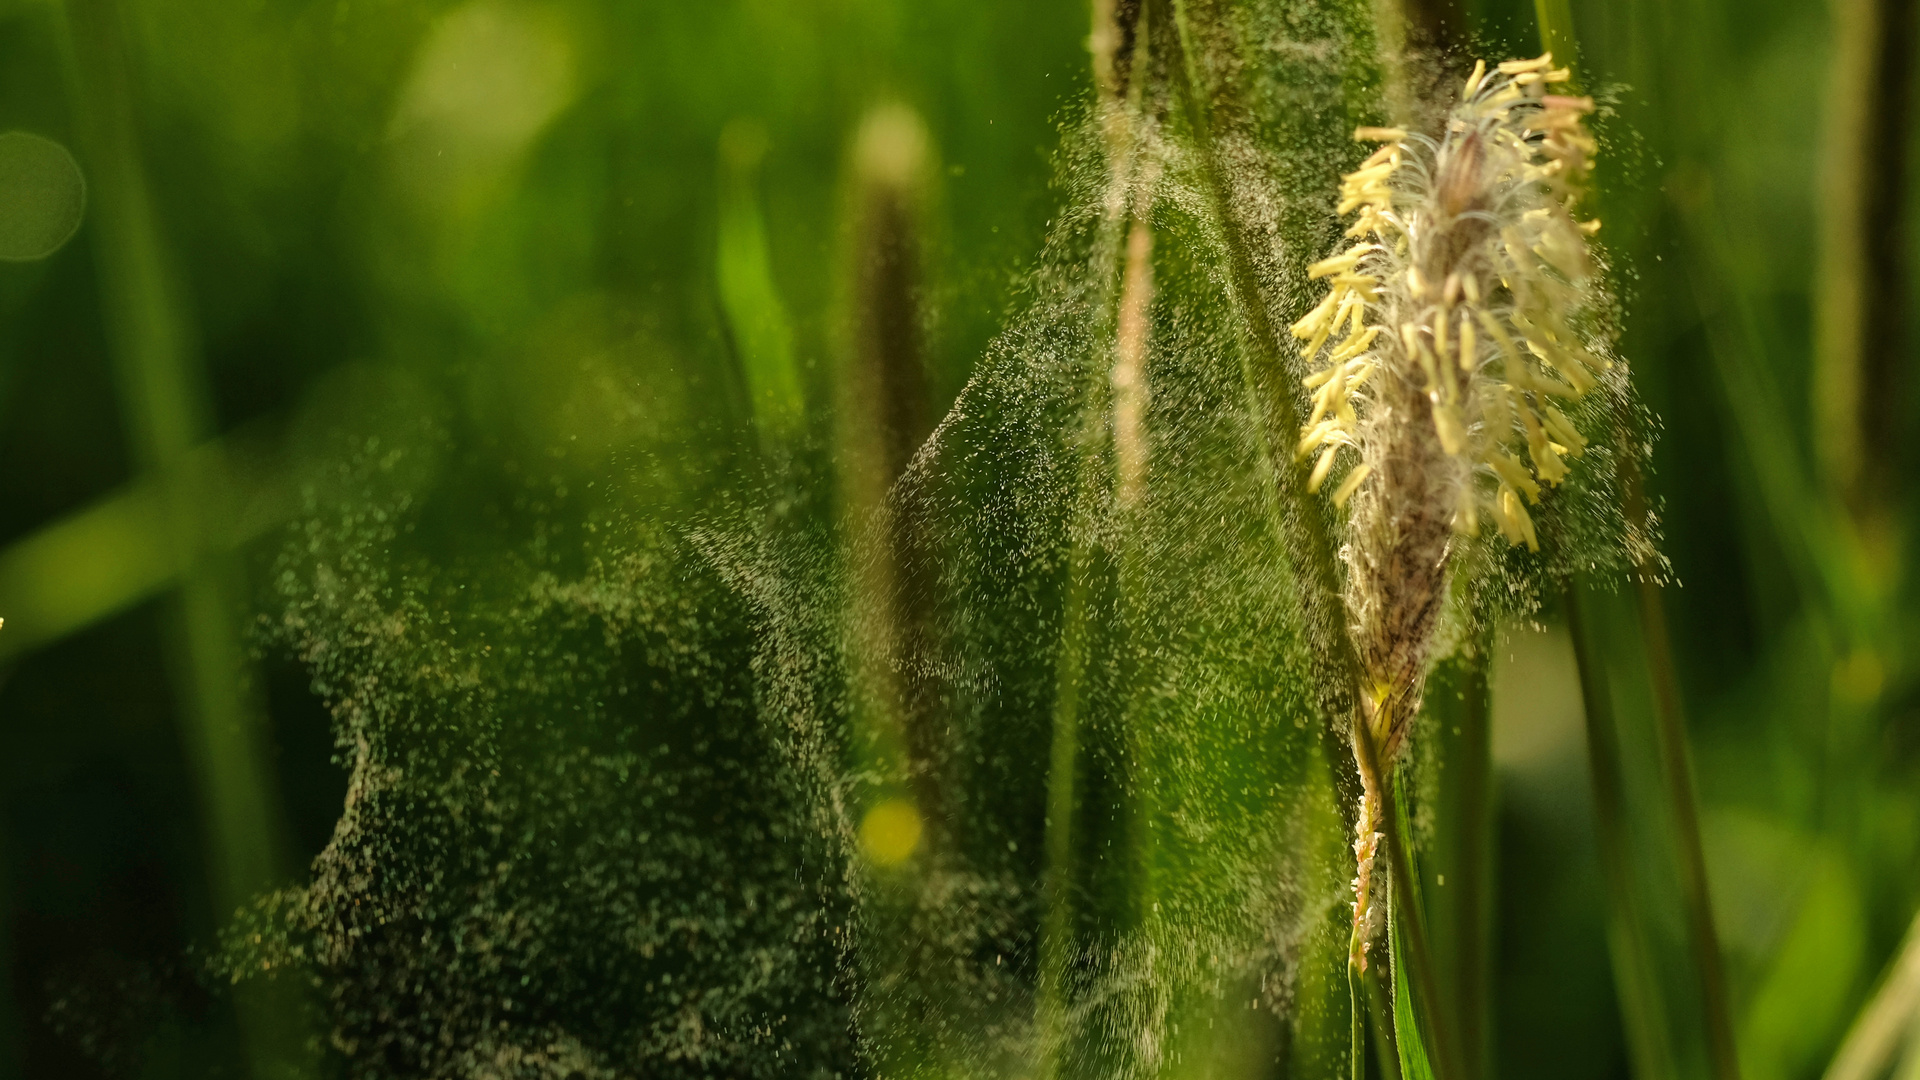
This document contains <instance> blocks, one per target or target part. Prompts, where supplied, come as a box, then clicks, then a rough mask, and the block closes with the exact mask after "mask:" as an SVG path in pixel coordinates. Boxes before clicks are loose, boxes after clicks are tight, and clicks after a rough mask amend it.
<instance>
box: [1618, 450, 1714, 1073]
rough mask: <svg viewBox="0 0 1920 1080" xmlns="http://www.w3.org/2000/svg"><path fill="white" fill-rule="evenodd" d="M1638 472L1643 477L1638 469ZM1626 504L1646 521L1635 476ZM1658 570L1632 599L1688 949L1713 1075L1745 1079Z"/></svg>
mask: <svg viewBox="0 0 1920 1080" xmlns="http://www.w3.org/2000/svg"><path fill="white" fill-rule="evenodd" d="M1634 471H1635V473H1637V469H1636V470H1634ZM1627 502H1628V514H1629V515H1630V518H1632V519H1638V520H1642V521H1644V520H1645V519H1646V500H1645V497H1644V496H1643V495H1641V493H1640V483H1639V477H1638V476H1637V475H1631V474H1630V476H1629V480H1628V496H1627ZM1653 569H1654V568H1652V567H1642V568H1641V570H1640V572H1639V573H1637V574H1636V575H1635V588H1634V592H1635V595H1636V597H1637V598H1638V600H1639V602H1640V604H1639V606H1640V629H1641V633H1643V634H1644V635H1646V642H1647V667H1648V671H1649V673H1650V674H1651V675H1652V679H1653V695H1654V716H1655V719H1656V721H1657V724H1658V730H1659V737H1660V765H1661V773H1662V776H1663V777H1664V779H1665V781H1666V791H1667V804H1668V809H1669V812H1670V813H1671V814H1672V817H1673V823H1674V832H1675V836H1674V839H1675V840H1676V841H1677V844H1678V848H1679V855H1680V888H1681V892H1682V895H1683V897H1684V898H1685V902H1686V915H1687V943H1688V947H1689V951H1690V952H1691V953H1692V956H1693V967H1694V975H1695V977H1696V978H1697V979H1698V980H1699V983H1700V999H1701V1004H1702V1007H1703V1008H1704V1010H1705V1012H1706V1022H1707V1054H1708V1060H1709V1062H1710V1063H1711V1065H1712V1069H1713V1075H1714V1077H1715V1080H1739V1077H1740V1051H1739V1047H1738V1046H1737V1045H1736V1044H1735V1042H1734V1036H1733V1004H1732V1001H1731V999H1730V998H1729V996H1728V993H1727V975H1726V966H1725V962H1724V961H1723V960H1722V959H1721V952H1720V934H1719V931H1718V930H1717V929H1716V927H1715V926H1714V919H1713V897H1712V894H1711V891H1710V887H1709V885H1708V882H1707V852H1706V845H1705V844H1704V843H1703V842H1702V841H1701V839H1700V810H1699V807H1700V796H1699V792H1698V790H1697V788H1696V786H1695V783H1694V778H1693V750H1692V746H1691V745H1690V743H1689V741H1688V739H1687V723H1686V712H1685V706H1684V705H1683V704H1682V703H1681V698H1680V677H1679V673H1678V671H1677V670H1676V669H1675V667H1674V663H1673V642H1672V639H1671V638H1670V637H1669V635H1668V631H1667V612H1666V604H1665V601H1664V600H1663V598H1662V597H1661V594H1660V585H1659V583H1658V581H1657V580H1656V579H1655V578H1654V575H1653Z"/></svg>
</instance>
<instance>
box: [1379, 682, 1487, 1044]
mask: <svg viewBox="0 0 1920 1080" xmlns="http://www.w3.org/2000/svg"><path fill="white" fill-rule="evenodd" d="M1353 725H1354V728H1353V745H1354V753H1355V756H1356V757H1358V758H1359V764H1360V775H1361V777H1362V778H1363V780H1364V781H1365V782H1366V783H1367V784H1368V787H1369V788H1370V789H1372V790H1371V791H1370V794H1371V795H1372V797H1373V800H1374V802H1375V804H1376V805H1377V806H1379V808H1380V813H1379V820H1378V822H1377V825H1378V828H1379V830H1380V831H1381V832H1382V833H1384V834H1385V841H1386V843H1385V845H1384V846H1385V847H1386V856H1387V869H1388V877H1389V878H1390V879H1391V880H1390V887H1391V888H1392V890H1393V907H1394V914H1395V917H1396V919H1397V920H1398V923H1397V925H1398V926H1399V927H1400V930H1401V932H1402V933H1403V934H1404V935H1405V955H1406V960H1407V967H1408V969H1409V970H1408V972H1407V976H1408V978H1407V981H1408V982H1409V983H1411V984H1412V986H1413V990H1414V1003H1415V1007H1416V1009H1417V1010H1418V1011H1419V1012H1420V1013H1421V1014H1422V1015H1421V1019H1423V1020H1424V1021H1425V1027H1424V1029H1423V1034H1424V1035H1425V1036H1426V1038H1427V1040H1428V1041H1429V1043H1430V1045H1431V1047H1432V1051H1433V1055H1432V1057H1433V1064H1434V1073H1435V1076H1436V1077H1437V1080H1452V1078H1454V1077H1464V1076H1465V1075H1466V1074H1465V1073H1463V1072H1461V1071H1460V1064H1459V1061H1460V1058H1459V1050H1458V1047H1457V1046H1456V1044H1455V1040H1454V1032H1455V1030H1457V1029H1456V1028H1455V1027H1454V1026H1453V1024H1452V1018H1451V1017H1450V1016H1449V1015H1448V1014H1447V1012H1446V1005H1445V1000H1446V999H1444V998H1443V997H1442V996H1441V993H1440V978H1439V975H1438V973H1437V972H1436V971H1435V970H1434V963H1433V950H1432V948H1431V947H1430V946H1429V944H1428V941H1429V939H1428V937H1427V927H1426V922H1427V920H1426V915H1425V914H1424V912H1422V910H1421V907H1420V896H1419V893H1418V892H1417V891H1416V889H1415V886H1414V876H1413V873H1414V871H1413V859H1412V848H1411V847H1410V846H1409V844H1408V837H1407V832H1406V829H1405V827H1404V824H1403V822H1402V819H1401V815H1400V807H1399V801H1398V799H1397V798H1396V793H1395V791H1394V787H1395V784H1394V782H1393V778H1392V777H1389V776H1386V775H1384V774H1383V773H1382V772H1381V762H1380V759H1379V753H1378V751H1377V750H1376V749H1375V748H1374V741H1373V737H1372V735H1371V734H1370V733H1369V732H1368V731H1367V720H1366V717H1365V716H1364V715H1362V714H1361V712H1360V711H1359V710H1358V709H1356V710H1354V719H1353Z"/></svg>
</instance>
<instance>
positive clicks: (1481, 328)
mask: <svg viewBox="0 0 1920 1080" xmlns="http://www.w3.org/2000/svg"><path fill="white" fill-rule="evenodd" d="M1568 77H1569V73H1568V71H1567V69H1565V68H1554V67H1553V57H1552V54H1547V55H1545V56H1541V57H1539V58H1537V59H1533V60H1516V61H1510V62H1507V63H1503V64H1500V65H1499V66H1498V67H1497V68H1495V69H1493V70H1492V71H1489V70H1488V69H1487V66H1486V64H1485V63H1484V62H1481V63H1477V64H1476V65H1475V67H1474V70H1473V74H1472V75H1471V76H1470V77H1469V78H1468V79H1467V82H1466V85H1465V87H1464V88H1463V91H1462V93H1461V100H1460V102H1459V103H1458V104H1457V105H1456V106H1455V107H1454V108H1453V109H1452V111H1451V113H1450V115H1449V116H1448V117H1447V119H1446V122H1445V124H1444V127H1443V129H1442V130H1441V131H1440V132H1439V134H1438V135H1437V136H1428V135H1425V134H1420V133H1416V132H1409V131H1406V130H1403V129H1400V128H1361V129H1359V130H1358V131H1357V132H1355V137H1356V138H1357V139H1360V140H1363V141H1373V142H1378V143H1380V144H1381V145H1380V147H1379V149H1377V150H1376V151H1374V153H1373V154H1372V156H1370V157H1368V158H1367V159H1366V160H1365V161H1363V162H1361V164H1360V167H1359V168H1358V169H1356V170H1354V171H1353V172H1351V173H1348V174H1346V175H1345V176H1344V177H1342V179H1341V186H1340V203H1339V208H1338V209H1339V212H1340V213H1341V214H1343V215H1352V219H1351V224H1350V227H1349V228H1348V229H1347V230H1346V237H1347V240H1348V241H1351V244H1350V246H1347V247H1345V248H1344V250H1341V251H1339V252H1337V253H1335V254H1333V255H1330V256H1329V257H1327V258H1325V259H1322V260H1321V261H1319V262H1317V263H1315V264H1313V265H1312V266H1311V267H1310V268H1309V269H1308V276H1309V278H1312V279H1321V278H1325V279H1327V281H1328V286H1329V287H1328V291H1327V294H1326V296H1325V297H1324V298H1323V299H1322V300H1321V302H1320V303H1319V304H1318V305H1317V306H1316V307H1314V308H1313V310H1311V311H1309V312H1308V313H1307V314H1306V315H1305V316H1303V317H1302V318H1301V319H1300V320H1299V321H1298V322H1296V323H1295V324H1294V325H1293V328H1292V332H1293V336H1294V337H1295V338H1297V339H1299V341H1300V342H1301V356H1302V359H1303V360H1305V361H1306V362H1307V364H1308V366H1309V368H1310V369H1311V374H1309V375H1308V376H1307V377H1306V380H1305V381H1306V386H1307V389H1308V390H1309V391H1310V392H1311V393H1312V395H1313V406H1312V411H1311V413H1310V415H1309V417H1308V419H1307V423H1306V425H1305V426H1304V428H1303V429H1302V432H1301V438H1300V444H1299V452H1300V454H1301V455H1302V456H1306V455H1318V456H1317V459H1316V461H1315V463H1314V466H1313V469H1312V472H1311V474H1310V480H1309V483H1310V485H1311V486H1312V487H1313V488H1314V489H1316V490H1317V489H1318V488H1319V487H1320V486H1321V485H1322V484H1323V483H1324V482H1325V481H1327V480H1328V479H1330V478H1331V477H1332V476H1333V474H1334V472H1335V470H1336V468H1337V467H1338V466H1339V465H1340V464H1341V463H1342V460H1343V459H1348V460H1351V461H1352V464H1351V467H1350V468H1348V469H1347V471H1346V473H1345V475H1344V477H1342V478H1341V480H1340V482H1339V483H1338V485H1337V487H1336V488H1335V490H1334V492H1333V499H1334V501H1335V502H1336V503H1338V504H1341V505H1343V506H1344V505H1346V504H1348V503H1349V502H1350V501H1351V502H1352V504H1353V505H1352V514H1351V516H1350V525H1349V531H1350V534H1351V535H1350V540H1349V543H1348V545H1347V547H1346V550H1345V554H1346V558H1347V561H1348V564H1349V571H1350V573H1349V581H1348V609H1349V616H1350V618H1351V619H1352V622H1353V632H1354V635H1355V642H1356V646H1357V650H1358V652H1359V654H1360V659H1361V662H1362V665H1363V668H1364V677H1365V679H1366V681H1367V683H1368V685H1365V686H1363V687H1362V688H1361V689H1362V694H1361V697H1362V699H1363V707H1364V708H1365V710H1366V712H1367V715H1368V716H1369V717H1370V718H1372V719H1373V720H1374V728H1375V731H1376V734H1377V737H1378V738H1379V740H1380V750H1381V752H1382V756H1383V759H1385V760H1391V758H1392V755H1393V753H1394V752H1395V751H1396V749H1397V748H1398V746H1399V743H1400V741H1401V738H1402V736H1403V734H1404V730H1405V722H1406V720H1407V719H1408V718H1409V717H1410V716H1411V713H1412V711H1413V706H1415V705H1417V702H1418V696H1419V685H1420V682H1421V677H1422V674H1423V670H1424V666H1425V663H1426V660H1427V653H1428V649H1429V646H1430V639H1431V637H1432V630H1433V626H1434V623H1435V620H1436V617H1437V615H1438V612H1439V608H1440V606H1441V602H1442V598H1443V594H1444V588H1443V586H1444V582H1445V576H1446V566H1447V562H1448V557H1449V554H1450V551H1451V545H1452V542H1453V539H1454V537H1455V536H1457V535H1460V534H1469V535H1470V534H1474V533H1477V532H1478V531H1479V530H1480V527H1481V522H1482V521H1483V520H1488V519H1490V520H1491V521H1492V523H1493V524H1494V525H1495V526H1496V527H1497V529H1498V530H1499V532H1500V533H1501V534H1502V535H1503V536H1504V537H1505V538H1506V539H1507V541H1508V542H1510V543H1512V544H1516V545H1518V544H1525V545H1526V546H1527V547H1529V548H1531V549H1534V550H1538V548H1539V536H1538V533H1537V532H1536V530H1535V526H1534V521H1533V517H1532V514H1531V513H1530V512H1529V510H1528V507H1529V506H1532V505H1537V504H1538V503H1539V501H1540V496H1541V487H1542V485H1555V484H1558V483H1560V482H1561V480H1563V479H1564V478H1565V477H1566V476H1567V475H1568V471H1569V464H1568V460H1569V459H1571V458H1576V457H1578V456H1580V453H1581V451H1582V450H1583V449H1584V447H1585V445H1586V440H1585V439H1584V438H1583V437H1582V436H1581V434H1580V432H1579V431H1578V430H1577V429H1576V428H1575V426H1574V424H1573V422H1572V421H1571V420H1570V419H1569V418H1568V417H1567V415H1566V413H1565V412H1563V411H1562V409H1561V404H1562V403H1565V402H1568V401H1571V400H1573V399H1576V398H1578V397H1580V396H1581V395H1582V394H1584V393H1586V392H1587V391H1588V390H1590V389H1591V388H1592V387H1593V386H1594V385H1595V384H1596V382H1597V379H1598V377H1599V375H1600V373H1602V372H1604V371H1605V370H1607V369H1608V367H1609V366H1610V364H1609V362H1608V361H1607V360H1606V359H1604V358H1603V357H1601V356H1600V355H1598V354H1597V353H1596V351H1595V350H1594V349H1593V348H1592V347H1590V345H1589V343H1588V342H1586V341H1584V340H1583V336H1582V333H1581V331H1580V330H1579V329H1578V323H1579V320H1578V315H1579V313H1580V311H1581V310H1582V308H1583V305H1584V304H1585V302H1586V298H1587V297H1588V295H1589V291H1590V290H1589V279H1590V277H1591V275H1592V261H1591V259H1590V257H1589V253H1588V246H1587V243H1588V237H1589V236H1591V235H1592V234H1593V232H1594V231H1595V230H1596V229H1598V227H1599V222H1597V221H1588V222H1581V221H1578V220H1576V218H1575V217H1574V213H1573V210H1574V206H1575V204H1576V202H1577V200H1578V198H1579V196H1580V194H1581V192H1582V189H1583V186H1584V184H1585V182H1586V180H1587V178H1588V175H1589V173H1590V172H1591V169H1592V157H1593V154H1594V152H1595V149H1596V146H1595V143H1594V140H1593V138H1592V136H1591V135H1590V134H1589V133H1588V132H1587V129H1586V125H1585V123H1584V117H1585V115H1586V114H1587V113H1589V112H1591V111H1592V110H1593V101H1592V99H1591V98H1585V97H1572V96H1568V95H1564V94H1555V93H1552V92H1551V90H1552V89H1553V88H1554V87H1555V86H1556V85H1557V84H1560V83H1564V82H1566V81H1567V79H1568ZM1349 450H1351V451H1352V453H1351V454H1348V453H1346V451H1349Z"/></svg>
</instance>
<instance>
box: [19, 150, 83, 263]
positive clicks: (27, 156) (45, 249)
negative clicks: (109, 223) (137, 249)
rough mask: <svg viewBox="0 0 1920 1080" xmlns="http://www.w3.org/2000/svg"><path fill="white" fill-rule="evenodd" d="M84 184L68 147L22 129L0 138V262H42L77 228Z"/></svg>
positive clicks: (77, 164)
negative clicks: (34, 260) (37, 260)
mask: <svg viewBox="0 0 1920 1080" xmlns="http://www.w3.org/2000/svg"><path fill="white" fill-rule="evenodd" d="M86 208H87V182H86V180H85V178H84V177H82V176H81V175H80V165H79V163H78V162H76V161H74V160H73V155H72V154H70V153H68V152H67V148H66V147H64V146H61V145H60V144H59V143H57V142H54V141H53V140H52V139H48V138H43V137H41V136H39V135H34V134H31V133H28V132H25V131H9V132H7V133H5V134H0V259H5V260H8V261H11V262H24V261H27V260H31V259H44V258H46V257H47V256H49V255H51V254H53V253H54V252H56V251H58V250H60V247H61V245H63V244H65V243H66V242H67V241H68V240H69V239H71V238H72V237H73V234H74V232H75V230H77V229H79V228H80V219H81V217H82V216H83V215H84V214H85V212H86Z"/></svg>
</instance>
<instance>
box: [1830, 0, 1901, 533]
mask: <svg viewBox="0 0 1920 1080" xmlns="http://www.w3.org/2000/svg"><path fill="white" fill-rule="evenodd" d="M1828 6H1829V9H1830V10H1831V11H1832V14H1833V26H1834V58H1833V64H1832V71H1833V75H1832V79H1833V82H1832V85H1831V87H1830V88H1829V90H1828V97H1827V117H1826V121H1827V122H1826V133H1827V134H1826V146H1825V148H1824V153H1823V154H1822V155H1821V162H1822V166H1823V170H1824V172H1823V175H1822V176H1821V178H1820V179H1821V197H1820V200H1819V208H1820V265H1819V273H1818V274H1817V275H1816V277H1815V279H1814V280H1815V283H1816V286H1815V287H1816V295H1815V304H1816V306H1815V314H1816V341H1815V345H1816V348H1815V369H1814V370H1815V376H1814V387H1815V409H1816V416H1815V418H1814V419H1815V430H1816V437H1815V446H1816V448H1817V449H1818V451H1819V453H1820V457H1821V464H1822V465H1823V466H1825V470H1826V473H1827V477H1828V479H1829V481H1830V482H1831V483H1832V484H1833V485H1834V487H1835V488H1836V489H1837V491H1838V492H1839V494H1840V496H1841V497H1842V499H1843V500H1844V501H1845V503H1846V504H1847V507H1848V509H1849V510H1850V511H1851V512H1852V513H1853V515H1854V517H1855V519H1856V521H1857V522H1858V523H1859V525H1860V527H1861V530H1862V532H1863V533H1864V534H1866V536H1865V538H1866V539H1867V541H1868V542H1869V545H1870V546H1871V547H1873V548H1874V549H1875V550H1874V552H1873V554H1875V555H1876V556H1877V559H1876V562H1877V563H1882V564H1890V563H1892V562H1894V561H1896V559H1895V555H1894V552H1895V550H1896V545H1897V541H1896V540H1895V538H1893V537H1892V536H1890V535H1882V534H1884V533H1885V532H1886V531H1887V530H1888V529H1890V528H1891V527H1892V520H1891V511H1892V509H1893V507H1892V506H1891V496H1892V493H1893V491H1894V490H1895V487H1896V476H1897V470H1898V469H1899V467H1900V466H1899V437H1898V436H1899V432H1900V429H1901V426H1902V414H1901V412H1900V405H1901V402H1903V401H1904V400H1905V399H1904V397H1903V396H1902V389H1903V384H1904V383H1905V381H1906V373H1905V371H1904V370H1903V369H1904V367H1905V363H1906V358H1907V356H1908V344H1909V342H1910V340H1911V336H1912V335H1911V326H1910V319H1909V317H1908V315H1907V311H1906V307H1907V301H1908V297H1909V293H1910V291H1911V289H1910V283H1911V276H1910V273H1909V269H1908V258H1907V245H1908V241H1909V236H1910V232H1911V230H1910V229H1909V228H1908V208H1907V201H1906V198H1905V192H1906V190H1907V178H1908V176H1909V175H1910V173H1911V169H1910V164H1911V156H1912V152H1911V149H1910V147H1909V145H1908V144H1909V141H1910V140H1909V138H1908V131H1909V128H1910V127H1911V124H1910V122H1909V121H1910V118H1911V116H1912V115H1913V96H1914V89H1915V79H1916V73H1920V63H1916V61H1915V58H1914V56H1913V50H1914V46H1915V42H1916V33H1917V32H1920V27H1916V20H1917V19H1920V8H1916V6H1915V5H1914V4H1912V3H1909V2H1906V0H1832V2H1831V3H1830V4H1829V5H1828Z"/></svg>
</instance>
